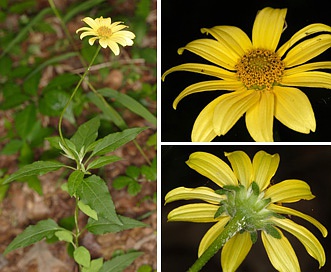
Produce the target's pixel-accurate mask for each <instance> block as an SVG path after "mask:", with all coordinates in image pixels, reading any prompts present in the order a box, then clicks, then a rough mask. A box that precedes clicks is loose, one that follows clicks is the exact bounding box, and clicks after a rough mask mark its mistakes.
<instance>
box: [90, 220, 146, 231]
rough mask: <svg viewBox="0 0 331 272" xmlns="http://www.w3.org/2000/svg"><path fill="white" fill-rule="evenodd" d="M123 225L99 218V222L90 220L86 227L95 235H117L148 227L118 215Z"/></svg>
mask: <svg viewBox="0 0 331 272" xmlns="http://www.w3.org/2000/svg"><path fill="white" fill-rule="evenodd" d="M118 217H119V219H120V220H121V222H122V224H123V225H118V224H115V223H114V222H112V221H109V220H107V219H105V218H99V220H98V221H96V220H93V219H91V218H90V219H89V220H88V223H87V225H86V228H87V229H88V231H89V232H91V233H93V234H98V235H99V234H105V233H110V232H112V233H115V232H120V231H123V230H128V229H133V228H141V227H146V226H147V225H146V224H145V223H143V222H141V221H138V220H135V219H132V218H130V217H125V216H122V215H118Z"/></svg>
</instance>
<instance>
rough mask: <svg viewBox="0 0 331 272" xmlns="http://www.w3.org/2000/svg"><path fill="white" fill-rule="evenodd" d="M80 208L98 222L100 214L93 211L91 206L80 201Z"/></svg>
mask: <svg viewBox="0 0 331 272" xmlns="http://www.w3.org/2000/svg"><path fill="white" fill-rule="evenodd" d="M78 208H79V209H80V210H81V211H82V212H83V213H85V214H86V215H87V216H89V217H91V218H93V219H94V220H98V214H97V212H96V211H95V210H93V209H91V207H90V206H89V205H86V204H84V202H82V201H78Z"/></svg>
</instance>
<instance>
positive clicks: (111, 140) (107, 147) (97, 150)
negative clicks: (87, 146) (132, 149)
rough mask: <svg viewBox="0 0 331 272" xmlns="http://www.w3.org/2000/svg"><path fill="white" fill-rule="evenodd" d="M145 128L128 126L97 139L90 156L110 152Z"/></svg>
mask: <svg viewBox="0 0 331 272" xmlns="http://www.w3.org/2000/svg"><path fill="white" fill-rule="evenodd" d="M145 129H146V128H129V129H126V130H123V131H122V132H116V133H112V134H110V135H108V136H106V137H104V138H103V139H101V140H99V141H98V144H97V145H96V146H95V147H94V149H93V152H92V154H91V156H100V155H104V154H106V153H109V152H112V151H114V150H115V149H117V148H119V147H120V146H122V145H124V144H126V143H127V142H130V141H132V140H133V139H135V138H136V137H137V135H138V134H139V133H140V132H142V131H143V130H145Z"/></svg>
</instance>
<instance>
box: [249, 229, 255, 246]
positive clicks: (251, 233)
mask: <svg viewBox="0 0 331 272" xmlns="http://www.w3.org/2000/svg"><path fill="white" fill-rule="evenodd" d="M249 234H250V235H251V241H252V243H253V244H255V243H256V241H257V231H251V232H250V233H249Z"/></svg>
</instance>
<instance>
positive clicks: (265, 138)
mask: <svg viewBox="0 0 331 272" xmlns="http://www.w3.org/2000/svg"><path fill="white" fill-rule="evenodd" d="M257 93H258V94H260V100H259V102H258V103H256V104H255V106H254V107H251V108H250V109H249V110H248V111H247V112H246V126H247V130H248V132H249V134H250V135H251V137H252V138H253V139H254V141H256V142H272V141H273V136H272V134H273V133H272V129H273V119H274V94H273V93H272V92H257Z"/></svg>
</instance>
